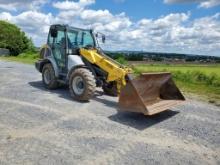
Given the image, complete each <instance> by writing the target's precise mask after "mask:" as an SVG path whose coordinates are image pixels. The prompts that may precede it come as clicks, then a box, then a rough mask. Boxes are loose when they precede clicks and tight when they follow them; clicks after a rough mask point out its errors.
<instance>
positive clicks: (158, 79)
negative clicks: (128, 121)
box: [119, 73, 185, 115]
mask: <svg viewBox="0 0 220 165" xmlns="http://www.w3.org/2000/svg"><path fill="white" fill-rule="evenodd" d="M128 77H129V78H128V82H127V84H126V86H125V87H123V88H122V90H121V92H120V96H119V110H122V111H131V112H139V113H143V114H145V115H153V114H156V113H159V112H162V111H165V110H167V109H169V108H172V107H173V106H176V105H179V104H180V103H182V102H183V101H184V100H185V98H184V96H183V95H182V94H181V92H180V90H179V89H178V88H177V86H176V85H175V83H174V82H173V80H172V76H171V74H170V73H143V74H141V75H140V76H139V77H136V78H131V76H128Z"/></svg>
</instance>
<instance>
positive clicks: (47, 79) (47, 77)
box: [44, 69, 51, 84]
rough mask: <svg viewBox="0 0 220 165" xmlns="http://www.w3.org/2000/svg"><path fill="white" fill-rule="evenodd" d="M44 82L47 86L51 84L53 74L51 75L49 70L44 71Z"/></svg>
mask: <svg viewBox="0 0 220 165" xmlns="http://www.w3.org/2000/svg"><path fill="white" fill-rule="evenodd" d="M44 81H45V83H46V84H49V83H50V81H51V74H50V71H49V69H46V70H45V71H44Z"/></svg>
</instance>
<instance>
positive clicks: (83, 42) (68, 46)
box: [47, 24, 105, 73]
mask: <svg viewBox="0 0 220 165" xmlns="http://www.w3.org/2000/svg"><path fill="white" fill-rule="evenodd" d="M100 34H101V33H96V34H95V35H94V33H93V30H91V29H89V30H88V29H80V28H75V27H70V26H68V25H59V24H58V25H51V27H50V31H49V34H48V39H47V44H48V45H49V46H50V48H51V49H52V53H53V55H54V58H55V61H56V63H57V66H58V67H59V69H60V71H61V72H62V73H65V72H67V62H68V61H67V60H68V55H79V49H80V48H86V49H92V48H96V47H97V38H98V37H99V35H100ZM101 36H102V42H103V43H104V42H105V36H104V35H103V34H101Z"/></svg>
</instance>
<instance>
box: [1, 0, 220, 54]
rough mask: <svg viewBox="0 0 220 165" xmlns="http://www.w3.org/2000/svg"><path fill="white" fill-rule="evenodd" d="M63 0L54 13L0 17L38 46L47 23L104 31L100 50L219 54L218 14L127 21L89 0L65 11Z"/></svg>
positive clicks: (126, 17)
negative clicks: (105, 38)
mask: <svg viewBox="0 0 220 165" xmlns="http://www.w3.org/2000/svg"><path fill="white" fill-rule="evenodd" d="M66 2H67V1H64V2H63V6H62V5H61V4H60V9H59V12H58V13H57V14H56V15H53V14H51V13H46V14H45V13H42V12H40V11H31V10H29V11H23V12H21V13H20V14H17V15H12V14H11V13H10V12H2V13H0V19H4V20H8V21H10V22H13V23H15V24H17V25H18V26H19V27H21V29H22V30H24V31H25V32H27V34H28V35H29V36H30V37H32V38H33V40H34V42H35V43H36V44H37V45H38V46H40V45H42V44H43V43H45V41H46V38H47V33H48V30H49V26H50V25H51V24H55V23H60V24H69V25H71V26H76V27H81V28H93V29H95V30H96V31H100V32H103V33H105V34H106V37H107V41H106V44H105V45H104V46H103V48H104V49H110V50H146V51H161V52H177V53H199V54H209V55H219V52H220V28H219V27H220V19H219V18H220V13H217V14H215V15H213V16H207V17H202V18H198V19H194V20H191V18H190V16H191V14H190V13H170V14H168V15H165V16H161V17H159V18H157V19H147V18H144V19H141V20H139V21H131V20H130V18H129V17H128V16H127V15H126V14H125V13H119V14H112V13H111V12H110V11H109V10H92V9H89V8H86V6H88V5H90V4H92V3H94V2H93V1H91V0H89V1H88V0H81V1H78V2H74V3H77V5H79V4H80V5H79V6H80V9H81V12H76V11H75V10H72V9H71V10H69V8H67V6H65V5H64V4H66ZM71 2H72V1H71ZM57 3H58V2H56V4H57ZM60 3H62V2H60ZM68 3H69V2H68ZM71 4H72V3H71ZM73 6H74V5H72V6H71V7H70V8H72V7H73ZM64 9H65V10H64ZM67 9H68V10H67Z"/></svg>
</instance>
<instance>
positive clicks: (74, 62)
mask: <svg viewBox="0 0 220 165" xmlns="http://www.w3.org/2000/svg"><path fill="white" fill-rule="evenodd" d="M80 67H82V68H86V66H85V64H84V62H83V61H82V58H81V57H80V56H79V55H68V64H67V68H68V74H67V79H69V76H70V74H71V72H72V71H73V70H74V69H76V68H80Z"/></svg>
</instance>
